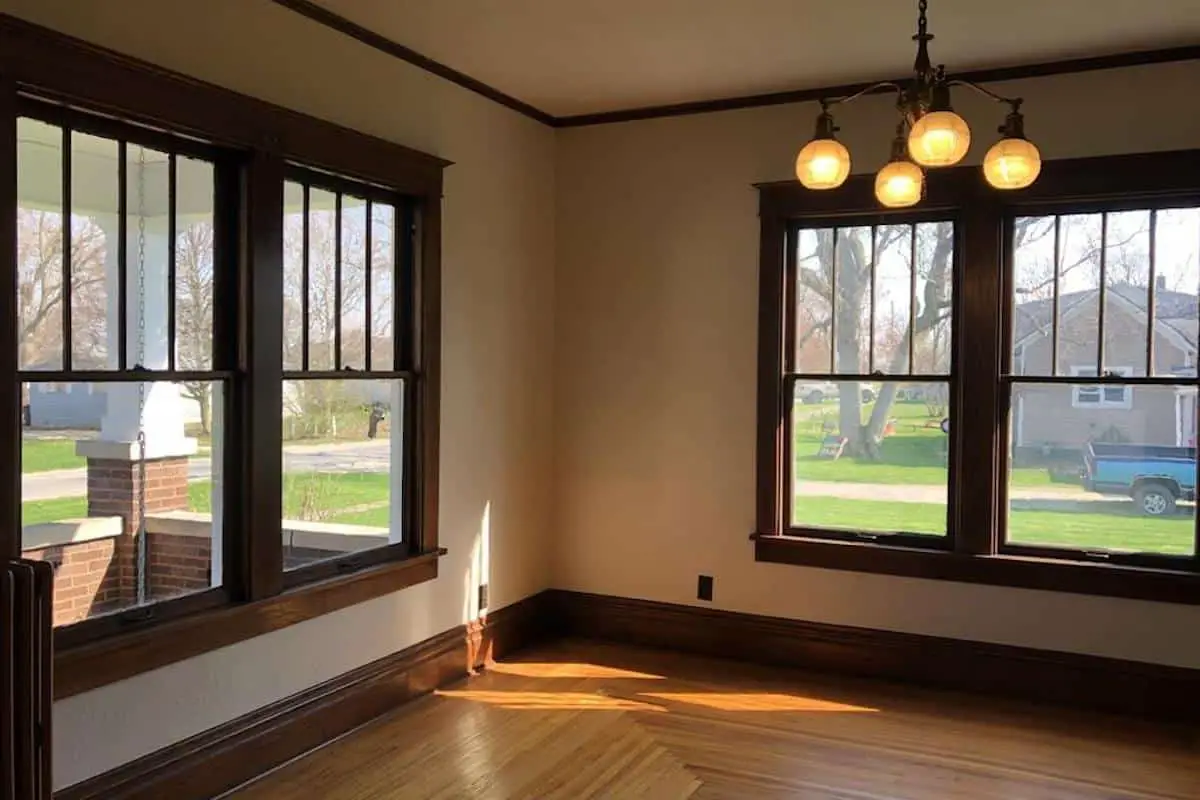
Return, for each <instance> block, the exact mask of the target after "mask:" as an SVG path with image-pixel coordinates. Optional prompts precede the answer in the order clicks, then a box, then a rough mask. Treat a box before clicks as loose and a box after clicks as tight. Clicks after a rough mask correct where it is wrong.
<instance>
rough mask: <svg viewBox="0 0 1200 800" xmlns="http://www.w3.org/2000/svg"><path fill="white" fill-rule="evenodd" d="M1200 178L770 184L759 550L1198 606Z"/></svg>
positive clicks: (1185, 165)
mask: <svg viewBox="0 0 1200 800" xmlns="http://www.w3.org/2000/svg"><path fill="white" fill-rule="evenodd" d="M1198 166H1200V154H1197V153H1195V152H1183V153H1167V154H1154V155H1139V156H1123V157H1112V158H1106V159H1099V160H1096V159H1088V160H1083V161H1077V162H1072V161H1064V162H1050V163H1048V164H1046V165H1045V171H1044V172H1043V176H1042V178H1041V180H1039V181H1038V183H1037V184H1035V185H1034V186H1033V187H1031V188H1030V189H1027V190H1024V191H1021V192H1013V193H1004V192H998V191H995V190H992V189H989V188H987V187H986V186H985V185H984V184H983V183H982V182H980V181H979V180H978V175H977V174H976V171H975V169H974V168H953V169H949V170H941V171H933V172H932V173H931V174H930V175H929V181H928V186H927V196H926V198H925V199H924V202H923V203H922V206H923V208H921V209H919V210H915V211H914V210H910V211H900V212H880V211H879V209H878V208H877V207H876V206H875V203H874V200H873V198H872V196H871V187H870V182H869V180H867V179H866V178H852V179H851V180H850V181H848V182H847V184H846V185H845V186H844V187H843V188H842V189H840V190H838V191H836V192H828V193H813V192H808V191H806V190H804V189H802V188H801V187H799V186H796V185H795V184H793V183H787V184H770V185H764V186H762V187H760V218H761V225H762V247H761V250H760V274H759V281H760V283H759V297H760V313H759V320H760V327H759V382H758V439H757V441H758V460H757V475H758V481H757V484H758V492H757V515H756V516H757V531H756V534H755V537H754V538H755V540H756V545H755V550H756V557H757V558H758V559H759V560H762V561H770V562H777V563H793V564H803V565H809V566H818V567H827V568H835V569H849V570H860V571H868V572H880V573H888V574H898V575H908V576H913V577H925V578H935V579H946V580H958V581H972V582H984V583H993V584H1001V585H1012V586H1024V587H1032V588H1040V589H1052V590H1062V591H1076V592H1083V593H1094V594H1109V595H1117V596H1128V597H1139V598H1147V599H1157V600H1169V601H1182V602H1200V591H1198V590H1200V557H1198V555H1197V541H1198V535H1197V531H1198V526H1197V516H1196V513H1195V501H1196V473H1197V448H1196V430H1197V421H1198V416H1197V389H1198V383H1197V377H1196V368H1195V364H1196V359H1197V348H1198V340H1200V168H1198ZM1100 174H1103V175H1104V176H1105V177H1104V180H1103V181H1100V180H1098V179H1097V177H1096V176H1097V175H1100Z"/></svg>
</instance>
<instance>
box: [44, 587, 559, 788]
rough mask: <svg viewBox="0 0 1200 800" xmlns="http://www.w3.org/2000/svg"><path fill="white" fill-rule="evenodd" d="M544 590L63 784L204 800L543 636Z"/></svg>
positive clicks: (250, 779)
mask: <svg viewBox="0 0 1200 800" xmlns="http://www.w3.org/2000/svg"><path fill="white" fill-rule="evenodd" d="M549 597H550V596H549V595H548V594H547V593H545V592H543V593H542V594H539V595H535V596H534V597H530V598H526V599H525V600H522V601H520V602H518V603H515V604H513V605H511V606H508V607H506V608H502V609H499V610H497V611H495V612H493V613H491V614H489V615H488V617H487V619H486V620H484V621H480V622H475V623H471V624H469V625H463V626H459V627H457V628H453V629H451V630H449V631H446V632H445V633H442V634H439V635H438V636H435V637H433V638H432V639H427V640H425V641H424V642H421V643H419V644H417V645H414V646H413V647H410V648H408V649H406V650H402V651H401V652H399V653H395V654H393V655H390V656H387V657H385V658H382V659H379V660H378V661H375V662H372V663H370V664H367V665H365V666H362V667H359V668H358V669H356V670H353V671H351V672H348V673H346V674H344V675H340V676H338V677H336V678H333V679H332V680H329V681H326V682H325V683H322V684H320V685H318V686H314V687H312V688H311V689H307V690H305V691H303V692H300V693H298V694H295V695H292V696H291V697H287V698H285V699H283V700H281V701H279V702H278V703H273V704H271V705H269V706H266V707H264V708H261V709H259V710H257V711H254V712H251V713H250V714H246V715H244V716H242V717H239V718H237V719H235V720H231V721H230V722H228V723H226V724H224V725H220V726H218V727H216V728H213V729H212V730H209V731H205V732H204V733H201V734H198V735H197V736H193V737H192V738H190V739H186V740H184V741H182V742H179V743H177V744H174V745H171V746H170V747H166V748H163V749H162V750H159V751H157V752H154V753H151V754H150V755H147V756H145V757H143V758H140V759H138V760H136V761H132V762H130V763H128V764H125V765H122V766H121V767H118V768H117V769H114V770H111V771H109V772H106V773H104V774H102V775H98V776H96V777H94V778H91V779H89V780H86V781H83V782H82V783H78V784H75V785H74V786H70V787H68V788H66V789H63V790H61V791H59V792H56V793H55V795H54V796H55V798H56V800H101V798H103V800H160V799H161V798H165V797H169V798H171V800H192V799H193V798H194V800H205V799H206V798H212V797H215V796H218V795H220V794H222V793H224V792H228V791H229V790H231V789H234V788H236V787H238V786H240V785H242V784H245V783H247V782H249V781H252V780H254V779H255V778H257V777H259V776H261V775H262V774H264V773H266V772H268V771H269V770H271V769H273V768H275V767H277V766H279V765H280V764H283V763H285V762H287V761H290V760H292V759H294V758H296V757H298V756H301V755H303V754H305V753H307V752H309V751H311V750H314V749H316V748H318V747H320V746H322V745H324V744H326V743H328V742H330V741H332V740H333V739H336V738H337V737H339V736H341V735H343V734H345V733H348V732H349V731H352V730H354V729H355V728H358V727H360V726H362V725H365V724H367V723H369V722H371V721H372V720H374V719H376V718H378V717H380V716H383V715H384V714H387V713H388V712H389V711H392V710H393V709H395V708H396V707H398V706H400V705H402V704H403V703H405V702H407V701H409V700H412V699H414V698H417V697H419V696H421V695H423V694H427V693H428V692H431V691H433V690H434V689H437V688H438V687H440V686H445V685H446V684H450V683H453V682H454V681H457V680H460V679H462V678H464V677H466V676H467V675H468V674H469V673H470V672H471V671H473V670H475V669H478V668H479V667H482V666H486V664H487V663H488V662H489V661H490V660H491V659H493V658H498V657H502V656H504V655H506V654H508V653H511V652H512V651H514V650H516V649H519V648H522V647H526V646H528V645H530V644H533V643H535V642H537V641H539V640H540V639H542V638H544V637H545V636H546V635H547V633H548V628H547V627H546V625H545V624H544V622H545V620H547V619H549V618H550V615H549V614H548V613H547V610H546V603H547V601H548V599H549Z"/></svg>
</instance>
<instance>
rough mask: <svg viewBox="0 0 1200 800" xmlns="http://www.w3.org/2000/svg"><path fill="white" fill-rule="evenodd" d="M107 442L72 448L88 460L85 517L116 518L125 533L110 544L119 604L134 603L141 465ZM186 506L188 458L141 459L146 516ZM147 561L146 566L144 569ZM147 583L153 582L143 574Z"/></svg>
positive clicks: (135, 599)
mask: <svg viewBox="0 0 1200 800" xmlns="http://www.w3.org/2000/svg"><path fill="white" fill-rule="evenodd" d="M114 444H116V443H110V442H99V441H98V442H79V443H78V444H77V445H76V449H77V451H78V452H79V454H80V455H83V456H85V457H86V458H87V500H88V516H89V517H121V518H122V519H123V520H124V521H125V525H124V528H125V530H124V534H123V535H121V536H120V537H118V538H117V539H116V540H115V543H114V544H115V552H114V558H113V563H114V565H115V566H116V569H117V571H118V574H119V576H120V583H119V594H120V602H121V604H122V605H130V604H132V603H134V602H136V601H137V531H138V527H139V526H140V524H141V511H140V508H141V499H140V495H141V491H142V478H141V462H139V461H138V460H137V458H136V457H132V458H131V457H130V456H129V454H128V452H129V451H128V448H127V447H126V446H125V445H123V444H121V445H116V446H115V447H114V446H113V445H114ZM187 506H188V456H187V455H172V456H162V457H154V458H147V459H146V513H147V514H148V515H149V514H155V513H159V512H163V511H176V510H179V509H186V508H187ZM149 561H150V559H148V564H147V568H148V569H149ZM147 578H148V580H147V584H148V585H149V584H150V583H152V581H151V580H150V576H149V575H148V576H147Z"/></svg>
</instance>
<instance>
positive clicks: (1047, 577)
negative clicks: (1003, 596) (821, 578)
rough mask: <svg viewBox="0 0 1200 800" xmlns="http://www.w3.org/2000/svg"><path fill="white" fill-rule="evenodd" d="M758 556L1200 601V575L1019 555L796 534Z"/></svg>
mask: <svg viewBox="0 0 1200 800" xmlns="http://www.w3.org/2000/svg"><path fill="white" fill-rule="evenodd" d="M754 560H755V561H759V562H763V563H768V564H794V565H797V566H806V567H819V568H821V569H837V570H848V571H851V572H867V573H873V574H876V575H897V576H903V577H907V578H925V579H927V580H942V581H956V582H960V583H982V584H989V585H992V586H1009V587H1013V588H1020V589H1038V590H1041V591H1047V592H1070V593H1073V594H1089V595H1101V596H1105V597H1124V598H1129V599H1134V600H1151V601H1155V602H1161V603H1180V604H1185V605H1200V574H1198V573H1192V572H1184V571H1179V570H1165V569H1147V568H1142V567H1129V566H1124V565H1114V564H1103V563H1096V564H1093V563H1081V562H1075V561H1064V560H1059V559H1051V558H1033V557H1028V556H1014V555H989V556H972V555H964V554H961V553H951V552H946V551H939V550H922V549H916V548H909V547H891V546H887V545H879V544H867V543H860V542H839V541H831V540H824V539H806V538H801V537H793V536H756V537H755V541H754Z"/></svg>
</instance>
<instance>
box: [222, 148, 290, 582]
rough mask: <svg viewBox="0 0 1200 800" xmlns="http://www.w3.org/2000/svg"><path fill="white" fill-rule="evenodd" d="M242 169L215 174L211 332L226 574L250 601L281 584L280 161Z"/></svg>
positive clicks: (254, 162) (262, 158) (258, 155)
mask: <svg viewBox="0 0 1200 800" xmlns="http://www.w3.org/2000/svg"><path fill="white" fill-rule="evenodd" d="M223 166H224V165H223ZM243 169H244V172H245V178H244V180H242V181H240V182H239V181H238V177H239V176H238V175H237V174H236V170H233V169H230V168H228V167H225V168H222V169H219V170H218V190H217V202H218V215H219V216H220V218H221V220H222V222H223V223H225V224H224V225H223V226H222V227H223V231H222V235H221V236H220V239H219V241H220V243H221V245H222V247H221V249H220V250H219V251H218V256H217V257H218V258H219V259H220V260H219V261H218V263H220V264H222V265H224V266H225V269H221V270H218V271H217V274H218V275H219V276H223V278H224V279H223V281H222V284H223V288H229V289H232V292H231V293H228V294H224V295H218V296H221V297H224V298H228V300H229V301H230V302H228V303H225V304H222V303H221V302H219V301H218V303H217V304H216V308H217V309H224V314H223V316H222V318H221V320H220V321H214V322H215V323H216V324H215V325H214V328H215V331H214V333H221V334H222V336H223V338H222V339H221V340H220V345H221V346H220V347H219V348H216V350H217V352H218V353H221V355H222V356H223V357H224V358H226V359H229V363H232V364H235V365H236V368H237V369H236V375H235V378H234V380H233V386H232V387H231V391H230V392H229V395H230V397H229V400H228V401H227V407H228V408H229V410H230V413H229V416H228V422H227V430H228V433H227V434H226V436H227V441H228V442H229V446H228V447H227V448H226V452H225V464H224V466H225V470H226V472H225V475H226V476H227V477H226V486H225V491H226V498H227V499H226V504H225V507H226V509H228V511H227V513H226V520H225V522H226V523H227V524H226V525H225V539H224V552H225V580H226V585H227V586H228V587H229V590H230V592H231V594H232V595H233V597H234V598H235V599H238V600H257V599H261V598H264V597H270V596H271V595H275V594H278V593H279V592H280V591H281V590H282V587H283V532H282V525H283V483H282V481H283V463H282V460H283V449H282V438H283V431H282V426H281V424H280V413H281V408H282V404H283V183H284V162H283V160H282V159H281V158H278V157H277V156H274V155H268V154H266V153H263V152H255V153H254V154H253V155H252V156H251V157H250V159H249V161H248V162H247V163H246V164H245V165H244V167H243ZM239 183H240V186H239ZM241 187H244V188H241ZM239 212H240V213H239ZM231 216H233V219H231ZM238 222H240V226H239V225H237V224H236V223H238ZM239 232H240V233H241V234H242V235H241V236H240V237H238V233H239ZM239 240H240V241H242V242H245V243H246V244H245V248H244V250H241V249H240V248H239V247H238V244H237V242H238V241H239ZM230 276H236V277H230ZM231 281H232V282H233V283H232V285H230V282H231ZM235 314H236V316H234V315H235ZM234 320H236V321H237V324H236V325H234V324H233V322H234ZM235 330H236V331H237V332H238V334H240V336H239V337H233V336H231V335H230V334H232V333H233V331H235ZM238 338H240V339H241V341H238V340H237V339H238ZM222 366H225V365H222Z"/></svg>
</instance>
